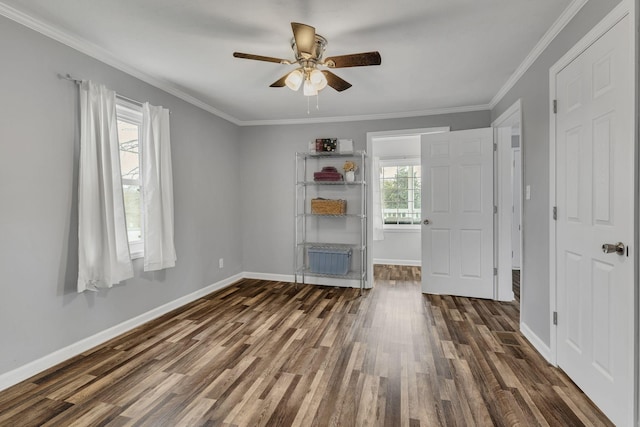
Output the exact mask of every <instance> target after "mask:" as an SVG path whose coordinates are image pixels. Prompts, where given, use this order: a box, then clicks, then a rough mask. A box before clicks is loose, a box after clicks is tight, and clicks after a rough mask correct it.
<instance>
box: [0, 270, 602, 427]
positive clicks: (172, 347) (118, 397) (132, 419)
mask: <svg viewBox="0 0 640 427" xmlns="http://www.w3.org/2000/svg"><path fill="white" fill-rule="evenodd" d="M376 274H377V277H378V279H377V280H376V287H375V288H374V289H373V290H371V291H366V292H365V294H364V295H363V296H362V297H360V296H359V295H358V291H357V290H353V289H344V288H330V287H318V286H310V285H307V286H298V287H297V288H295V287H294V285H293V284H291V283H283V282H268V281H259V280H242V281H240V282H238V283H236V284H234V285H233V286H231V287H229V288H227V289H225V290H222V291H220V292H216V293H213V294H211V295H209V296H207V297H205V298H202V299H199V300H197V301H195V302H193V303H191V304H188V305H187V306H185V307H183V308H181V309H179V310H176V311H174V312H172V313H170V314H169V315H166V316H163V317H161V318H159V319H157V320H155V321H152V322H150V323H148V324H146V325H144V326H142V327H140V328H137V329H136V330H134V331H132V332H130V333H128V334H126V335H123V336H121V337H119V338H117V339H114V340H112V341H110V342H108V343H106V344H104V345H102V346H100V347H97V348H95V349H93V350H92V351H88V352H86V353H84V354H82V355H80V356H78V357H75V358H73V359H71V360H69V361H68V362H66V363H63V364H61V365H59V366H56V367H54V368H52V369H50V370H48V371H46V372H43V373H41V374H39V375H37V376H35V377H33V378H31V379H29V380H27V381H25V382H23V383H21V384H18V385H16V386H14V387H12V388H10V389H8V390H5V391H4V392H2V393H0V425H1V426H21V427H22V426H35V425H46V426H71V425H78V426H94V425H95V426H97V425H109V426H125V425H150V426H151V425H152V426H190V425H206V426H218V425H226V426H231V425H237V426H259V425H268V426H278V425H282V426H289V425H297V426H314V425H317V426H327V425H342V426H372V425H386V426H474V425H477V426H491V425H496V426H515V425H520V426H536V425H551V426H580V425H588V426H598V425H611V424H610V423H609V422H608V421H607V419H606V418H605V417H604V416H603V415H602V414H601V413H600V412H599V411H598V410H597V409H596V408H595V407H594V406H593V404H592V403H590V401H589V400H588V399H587V398H586V397H585V396H584V395H583V394H582V393H581V392H580V391H579V390H578V389H577V388H576V387H575V386H574V385H573V384H572V383H571V381H569V380H568V379H567V378H566V377H565V376H564V375H563V374H562V373H561V372H560V371H558V370H557V369H554V368H552V367H550V366H549V365H548V364H547V363H546V362H545V361H544V360H543V359H542V358H541V357H540V356H539V355H538V354H537V353H536V352H535V351H534V350H533V349H532V348H531V346H530V345H528V343H527V342H526V341H525V340H524V338H523V337H522V336H521V335H520V334H519V333H518V332H517V329H518V320H517V318H518V306H517V305H516V304H514V303H511V304H507V303H498V302H492V301H486V300H478V299H468V298H456V297H448V296H425V295H422V294H421V293H420V287H419V274H420V272H419V269H418V268H413V267H409V268H397V267H386V266H380V267H377V268H376Z"/></svg>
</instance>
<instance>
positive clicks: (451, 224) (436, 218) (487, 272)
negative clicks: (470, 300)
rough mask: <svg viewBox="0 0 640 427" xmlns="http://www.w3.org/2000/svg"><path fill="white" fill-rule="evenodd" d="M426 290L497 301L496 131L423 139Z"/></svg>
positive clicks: (423, 264)
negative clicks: (494, 216) (494, 133)
mask: <svg viewBox="0 0 640 427" xmlns="http://www.w3.org/2000/svg"><path fill="white" fill-rule="evenodd" d="M421 151H422V154H421V157H422V176H423V184H422V216H423V221H425V223H423V225H422V291H423V292H425V293H434V294H448V295H459V296H468V297H478V298H494V270H493V129H492V128H486V129H472V130H465V131H456V132H447V133H441V134H433V135H423V136H422V146H421Z"/></svg>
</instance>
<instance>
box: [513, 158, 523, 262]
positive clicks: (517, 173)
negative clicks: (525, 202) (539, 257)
mask: <svg viewBox="0 0 640 427" xmlns="http://www.w3.org/2000/svg"><path fill="white" fill-rule="evenodd" d="M512 165H513V169H512V174H511V176H512V181H511V182H512V192H511V194H513V208H512V209H511V211H512V212H513V215H512V221H511V251H512V252H511V268H513V269H514V270H520V233H521V231H520V230H521V228H522V225H521V219H522V217H521V215H520V203H521V200H520V198H521V197H522V161H521V160H520V149H519V148H514V149H513V163H512Z"/></svg>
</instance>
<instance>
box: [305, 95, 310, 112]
mask: <svg viewBox="0 0 640 427" xmlns="http://www.w3.org/2000/svg"><path fill="white" fill-rule="evenodd" d="M305 98H307V115H308V114H311V113H310V112H309V98H311V97H310V96H305Z"/></svg>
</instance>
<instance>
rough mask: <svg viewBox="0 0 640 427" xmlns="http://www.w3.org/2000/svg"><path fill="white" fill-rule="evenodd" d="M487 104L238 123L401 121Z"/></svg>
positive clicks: (481, 108) (485, 107)
mask: <svg viewBox="0 0 640 427" xmlns="http://www.w3.org/2000/svg"><path fill="white" fill-rule="evenodd" d="M488 110H490V108H489V104H481V105H469V106H464V107H448V108H434V109H432V110H420V111H405V112H400V113H384V114H366V115H360V116H338V117H318V118H305V119H286V120H246V121H240V122H239V123H238V124H239V126H269V125H302V124H313V123H336V122H356V121H366V120H384V119H403V118H409V117H422V116H437V115H440V114H452V113H468V112H473V111H488Z"/></svg>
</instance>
